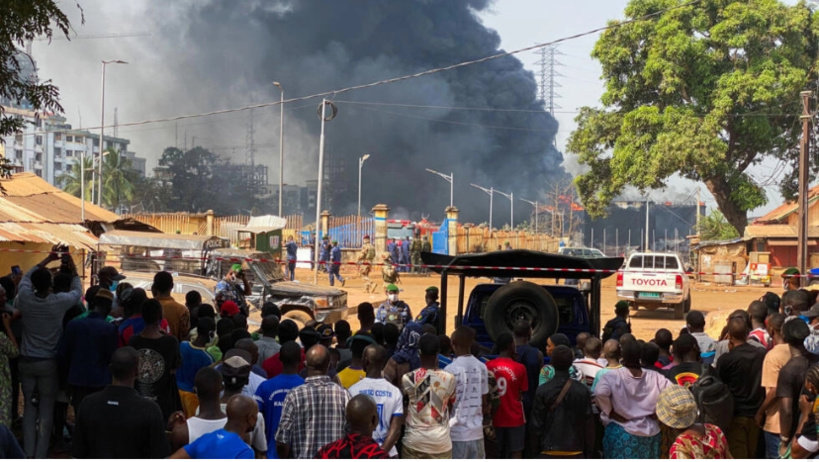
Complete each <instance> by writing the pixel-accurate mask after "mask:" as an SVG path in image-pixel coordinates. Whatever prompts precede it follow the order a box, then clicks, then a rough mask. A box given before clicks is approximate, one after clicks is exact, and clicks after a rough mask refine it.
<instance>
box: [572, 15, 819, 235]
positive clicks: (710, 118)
mask: <svg viewBox="0 0 819 462" xmlns="http://www.w3.org/2000/svg"><path fill="white" fill-rule="evenodd" d="M688 1H689V0H631V1H630V2H629V4H628V6H627V7H626V10H625V16H626V18H627V19H633V18H640V17H642V16H645V15H648V14H652V13H658V12H660V11H662V10H666V9H668V8H670V7H674V6H679V5H682V4H684V3H687V2H688ZM611 24H617V21H614V22H612V23H611ZM815 29H816V24H815V22H814V16H813V14H812V12H811V10H810V9H809V8H808V7H807V6H806V5H805V4H804V2H800V3H799V4H798V5H795V6H788V5H785V4H783V3H781V2H780V1H777V0H703V1H701V2H698V3H696V4H693V5H690V6H686V7H682V8H677V9H673V10H670V11H666V12H663V13H661V14H659V15H657V16H655V17H652V18H650V19H644V20H638V21H636V22H633V23H629V24H623V25H622V26H620V27H614V28H612V29H609V30H607V31H605V32H603V34H602V35H601V37H600V39H599V40H598V41H597V44H596V45H595V47H594V51H593V52H592V56H593V57H594V58H595V59H597V60H598V61H600V64H601V67H602V69H603V75H602V79H603V80H604V81H605V84H606V91H605V93H604V94H603V97H602V99H601V102H602V104H603V107H602V108H589V107H584V108H582V109H581V111H580V114H579V115H578V117H577V122H578V128H577V130H576V131H575V132H573V133H572V135H571V137H570V140H569V145H568V150H569V151H570V152H573V153H576V154H578V155H579V158H580V162H581V163H583V164H585V165H587V166H588V167H590V169H589V171H588V172H587V173H586V174H584V175H581V176H580V177H578V178H577V180H576V182H577V186H578V190H579V193H580V195H581V198H582V200H583V203H584V204H585V206H586V209H587V210H588V211H589V213H591V214H592V215H602V214H604V213H605V208H606V206H607V205H608V204H609V203H610V202H611V201H612V200H613V199H614V198H615V197H616V196H617V195H618V194H620V193H621V192H622V191H623V190H624V188H625V187H626V186H628V185H632V186H636V187H637V188H638V189H640V190H641V191H645V190H648V189H654V188H663V187H665V186H666V183H667V181H668V180H669V179H670V178H671V177H672V176H674V175H680V176H682V177H683V178H686V179H690V180H694V181H701V182H703V183H704V184H705V185H706V187H707V188H708V190H709V191H710V192H711V194H712V195H713V196H714V198H715V199H716V202H717V204H718V206H719V209H720V211H721V212H722V213H723V214H724V216H725V219H726V220H727V221H728V222H729V223H730V224H731V225H732V226H733V227H734V228H736V230H737V231H738V232H739V233H740V234H742V233H743V232H744V229H745V226H746V225H747V211H748V210H751V209H754V208H756V207H759V206H761V205H763V204H765V203H766V201H767V198H766V196H765V193H764V191H763V189H762V188H761V185H760V184H758V183H757V182H756V181H754V179H753V178H751V176H750V175H749V174H748V173H747V171H748V168H749V167H751V166H753V165H755V164H758V163H760V162H762V161H763V160H765V159H768V158H774V159H778V160H781V161H784V162H788V163H791V164H790V165H793V163H792V162H794V161H795V158H796V156H797V152H798V139H799V133H800V124H799V114H800V113H801V112H802V106H801V103H800V98H799V92H800V91H801V90H805V89H807V88H808V86H809V83H810V82H812V81H815V79H816V72H815V69H814V67H813V65H814V63H815V62H816V52H817V35H816V33H815ZM784 184H785V185H789V186H788V187H785V188H783V189H784V190H783V192H784V193H786V195H790V194H792V193H793V190H792V184H793V182H792V181H785V182H784Z"/></svg>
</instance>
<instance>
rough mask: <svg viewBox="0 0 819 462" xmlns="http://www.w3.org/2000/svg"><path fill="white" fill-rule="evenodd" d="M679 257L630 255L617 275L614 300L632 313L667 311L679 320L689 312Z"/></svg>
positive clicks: (686, 284) (687, 288) (688, 294)
mask: <svg viewBox="0 0 819 462" xmlns="http://www.w3.org/2000/svg"><path fill="white" fill-rule="evenodd" d="M690 284H691V283H690V282H689V280H688V276H687V275H686V274H685V269H684V268H683V265H682V262H681V261H680V258H679V256H677V254H674V253H655V252H648V253H634V254H632V255H631V256H630V257H629V258H628V261H627V262H626V264H625V265H624V266H623V268H622V269H621V270H620V271H618V272H617V299H618V300H626V301H628V302H629V304H630V305H631V309H632V310H634V311H636V310H638V309H639V308H640V307H641V306H642V307H643V308H645V309H647V310H649V311H654V310H656V309H657V308H661V307H664V308H671V309H673V310H674V318H675V319H682V318H683V316H685V313H688V312H689V311H690V310H691V287H690Z"/></svg>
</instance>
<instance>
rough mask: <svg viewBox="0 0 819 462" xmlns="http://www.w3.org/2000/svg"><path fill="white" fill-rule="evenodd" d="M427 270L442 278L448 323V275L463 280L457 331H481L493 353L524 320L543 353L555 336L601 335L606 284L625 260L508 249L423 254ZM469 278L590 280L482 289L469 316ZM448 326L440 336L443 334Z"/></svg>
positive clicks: (483, 342) (471, 301) (481, 286)
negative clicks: (499, 339)
mask: <svg viewBox="0 0 819 462" xmlns="http://www.w3.org/2000/svg"><path fill="white" fill-rule="evenodd" d="M421 258H422V260H423V261H424V263H425V264H427V265H432V269H433V270H434V271H435V272H437V273H439V274H440V275H441V315H440V316H439V318H440V319H443V320H445V319H447V316H449V315H448V314H447V309H448V307H447V294H448V290H449V287H448V276H450V275H454V276H458V278H459V288H458V305H457V314H456V316H455V325H456V327H457V326H459V325H461V324H464V325H468V326H469V327H472V328H473V329H475V331H476V332H477V340H478V342H480V343H481V345H483V346H484V347H487V348H491V347H492V346H493V345H494V340H495V339H497V337H498V336H499V335H500V334H502V333H505V332H511V331H512V329H513V328H514V325H515V324H516V323H517V322H518V321H521V320H526V321H529V323H530V324H531V325H532V340H531V342H530V344H531V345H532V346H535V347H537V348H540V349H543V348H544V347H545V346H546V340H547V339H548V337H549V336H550V335H552V334H554V333H555V332H561V333H564V334H566V335H567V336H568V337H569V339H570V340H571V341H574V339H575V337H577V334H579V333H580V332H590V333H594V334H595V335H599V333H600V282H601V281H602V280H603V279H605V278H607V277H609V276H611V275H613V274H615V273H616V271H617V269H618V268H620V266H622V264H623V259H622V258H594V259H589V258H578V257H570V256H564V255H557V254H550V253H545V252H534V251H528V250H507V251H497V252H489V253H481V254H469V255H460V256H454V257H453V256H450V255H441V254H434V253H422V254H421ZM467 277H487V278H526V279H546V278H548V279H556V278H561V279H564V278H567V277H570V278H575V279H580V280H585V282H584V283H582V284H581V289H577V288H575V287H571V286H563V285H538V284H536V283H534V282H531V281H528V280H514V281H512V282H510V283H509V284H490V283H487V284H479V285H477V286H476V287H475V288H474V289H473V290H472V293H471V294H469V298H468V302H467V304H466V310H465V311H464V296H465V294H464V286H465V279H466V278H467ZM441 327H442V326H439V331H441V332H443V329H442V328H441Z"/></svg>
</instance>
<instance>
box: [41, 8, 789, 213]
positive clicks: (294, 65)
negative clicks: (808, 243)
mask: <svg viewBox="0 0 819 462" xmlns="http://www.w3.org/2000/svg"><path fill="white" fill-rule="evenodd" d="M625 3H626V1H625V0H616V1H615V0H593V1H592V0H589V1H587V2H583V5H582V6H581V5H578V4H577V3H573V2H543V1H537V0H527V1H523V0H521V1H499V2H494V3H493V2H490V1H489V0H457V1H456V0H414V1H400V2H396V1H391V0H368V1H366V2H360V1H358V2H356V1H342V0H334V1H326V0H289V1H288V0H280V1H268V0H240V1H237V0H176V1H174V2H163V1H161V0H133V1H128V2H125V1H120V0H116V1H111V0H108V1H103V0H80V4H81V6H82V7H83V9H84V13H85V19H86V23H85V25H81V24H80V22H79V14H78V12H77V11H76V8H75V7H73V6H72V5H73V4H72V3H70V2H69V3H64V5H65V8H66V9H67V10H66V12H67V13H69V15H70V17H71V18H72V19H73V20H74V21H73V24H74V28H75V30H76V32H77V34H79V35H80V36H90V37H93V36H98V35H108V34H139V35H140V36H137V37H122V38H99V39H91V38H89V39H76V40H73V41H71V42H66V41H65V40H61V41H58V40H55V41H54V42H52V43H51V44H50V45H49V44H47V43H46V42H36V43H35V44H34V49H33V51H34V57H35V59H37V60H38V65H39V68H40V76H41V78H51V79H53V80H54V82H55V83H56V84H57V85H58V86H60V88H61V90H62V101H63V104H64V107H65V115H66V117H67V118H68V120H69V122H71V123H72V124H74V126H96V125H98V124H99V85H100V78H99V75H100V64H99V62H100V60H102V59H122V60H125V61H128V62H129V64H128V65H109V66H108V67H107V77H106V123H107V124H111V123H113V114H114V107H117V108H118V121H119V122H120V123H125V122H133V121H140V120H147V119H154V118H163V117H169V116H175V115H181V114H190V113H201V112H207V111H212V110H218V109H225V108H230V107H239V106H244V105H248V104H254V103H260V102H268V101H273V100H278V98H279V91H278V89H277V88H275V87H274V86H273V85H272V82H273V81H279V82H281V83H282V85H283V87H284V89H285V96H286V97H287V98H292V97H297V96H304V95H309V94H313V93H318V92H324V91H328V90H332V89H338V88H344V87H347V86H350V85H358V84H362V83H369V82H373V81H376V80H380V79H384V78H390V77H395V76H400V75H404V74H409V73H414V72H418V71H422V70H426V69H429V68H434V67H438V66H446V65H451V64H454V63H457V62H460V61H464V60H470V59H475V58H480V57H483V56H487V55H491V54H494V53H496V52H497V51H498V50H499V49H501V48H502V47H503V48H505V49H507V50H511V49H515V48H520V47H524V46H528V45H531V44H534V43H537V42H544V41H548V40H553V39H555V38H558V37H561V36H564V35H571V34H574V33H577V32H581V31H584V30H588V29H592V28H596V27H599V26H601V25H603V24H605V22H606V21H607V20H608V19H612V18H617V17H621V16H622V9H623V7H624V6H625ZM595 40H596V37H588V38H584V39H580V40H577V41H573V42H569V43H567V44H565V45H563V46H561V51H562V52H563V53H565V56H561V57H560V58H559V60H560V61H561V62H562V63H564V64H565V66H564V67H562V68H560V69H559V70H560V72H561V73H562V74H564V75H565V77H562V78H560V80H559V81H560V82H561V84H562V85H563V87H562V88H560V89H558V93H560V94H561V95H562V96H563V98H562V99H560V100H558V104H559V105H560V106H561V107H562V108H561V109H558V110H557V111H555V114H554V115H555V117H556V118H557V120H555V118H553V117H552V116H551V115H550V114H547V113H545V112H542V111H541V108H542V106H541V104H540V103H539V102H538V101H537V99H536V98H537V96H536V95H537V89H536V83H535V78H534V75H533V73H532V72H531V70H532V69H535V68H536V67H537V66H535V65H534V64H533V63H534V62H535V61H536V60H537V57H536V56H534V55H533V54H532V53H527V54H523V55H519V57H512V58H502V59H498V60H495V61H491V62H488V63H484V64H478V65H474V66H470V67H467V68H462V69H459V70H455V71H447V72H444V73H439V74H435V75H432V76H426V77H422V78H418V79H413V80H409V81H406V82H401V83H397V84H392V85H387V86H381V87H376V88H373V89H368V90H363V91H355V92H350V93H343V94H339V95H337V96H336V97H335V98H334V99H335V100H336V105H337V106H338V109H339V114H338V117H337V118H336V119H335V120H333V121H332V122H329V123H328V124H327V132H326V133H327V149H326V153H327V156H328V163H331V164H332V163H333V162H340V163H343V164H344V166H345V167H346V169H347V172H348V173H347V174H346V180H347V181H346V184H347V187H348V191H347V192H346V193H345V194H343V195H342V196H341V197H337V198H335V200H334V210H333V212H334V214H339V215H340V214H345V213H350V212H354V207H355V200H356V182H357V160H356V159H357V158H358V157H359V156H361V155H362V154H364V153H369V154H371V157H370V159H369V160H368V161H367V162H366V163H365V165H364V187H363V201H362V202H363V207H364V208H365V209H369V207H371V206H372V205H374V204H375V203H376V202H384V203H387V204H389V205H390V206H391V207H392V208H393V210H399V209H400V210H402V211H406V212H407V214H408V215H409V216H410V217H411V218H415V219H417V218H420V216H421V215H422V214H424V215H429V216H430V217H431V218H432V219H434V220H438V219H440V218H441V215H442V214H443V209H444V208H445V207H446V206H447V205H448V204H449V185H448V184H447V183H446V182H445V181H444V180H443V179H441V178H438V177H436V176H434V175H431V174H429V173H426V172H425V171H424V168H431V169H434V170H438V171H441V172H445V173H450V172H453V173H454V174H455V175H454V176H455V185H456V186H455V204H456V206H458V207H459V208H460V209H461V211H462V218H463V219H464V220H467V221H475V222H480V221H485V219H486V215H487V213H488V210H487V209H488V196H487V195H486V194H484V193H483V192H481V191H478V190H477V189H474V188H471V187H470V186H469V185H468V184H469V183H477V184H480V185H483V186H486V187H489V186H494V187H495V188H497V189H499V190H502V191H506V192H514V194H515V196H516V198H528V199H532V200H535V199H543V197H542V196H541V195H540V194H541V193H542V191H543V190H544V189H546V188H548V186H549V184H550V183H551V182H553V181H555V180H557V179H559V178H562V177H564V176H565V175H567V173H566V171H567V170H568V171H569V172H576V171H577V167H576V164H575V163H573V161H572V159H570V158H569V159H564V156H563V155H562V154H561V153H560V152H559V151H562V150H563V147H564V145H565V141H566V138H567V136H568V134H569V133H570V132H571V130H572V129H573V126H574V123H573V121H572V119H573V118H574V117H575V114H574V112H575V111H576V109H577V108H578V107H580V106H583V105H594V104H596V102H597V101H598V99H599V96H600V94H602V91H603V87H602V85H601V83H600V82H599V81H598V80H597V77H598V75H599V66H598V65H597V63H596V62H594V61H592V60H591V59H590V58H589V57H588V56H589V53H590V52H591V48H592V46H593V44H594V41H595ZM318 102H319V101H318V100H310V101H304V102H296V103H292V104H289V105H287V106H286V110H285V155H286V158H285V169H284V174H285V183H287V184H304V182H305V181H306V180H309V179H313V180H315V179H316V166H317V157H318V130H319V120H318V118H317V116H316V107H317V105H318ZM354 103H355V104H354ZM362 103H365V104H362ZM372 103H385V104H372ZM405 105H416V106H437V107H436V108H418V107H406V106H405ZM464 107H469V108H492V109H495V110H474V109H473V110H464V109H455V108H464ZM499 109H502V110H499ZM510 110H511V111H510ZM253 117H254V127H255V134H254V138H255V144H256V147H257V150H256V162H257V163H262V164H265V165H268V166H269V167H270V169H269V174H270V177H271V178H270V183H273V184H275V183H278V152H279V108H278V107H268V108H264V109H258V110H255V111H254V114H253ZM248 122H249V113H248V112H247V111H244V112H239V113H232V114H226V115H221V116H210V117H205V118H197V119H189V120H185V121H180V122H178V123H159V124H149V125H144V126H138V127H123V128H120V129H119V136H121V137H124V138H129V139H130V140H131V143H132V144H131V150H133V151H135V152H136V153H137V154H138V155H140V156H142V157H146V158H148V166H149V168H150V167H152V166H153V165H155V161H156V159H157V158H158V156H159V154H160V153H161V152H162V149H163V148H165V147H167V146H173V145H178V146H179V147H183V146H185V145H187V146H188V147H191V146H193V145H194V143H195V144H196V145H201V146H203V147H206V148H209V149H211V150H213V151H214V152H216V153H217V154H220V155H222V156H226V157H230V158H231V159H232V160H233V161H234V162H242V161H244V159H245V153H246V146H247V137H248V133H247V131H248V130H247V126H248ZM558 122H560V126H559V127H558ZM555 132H558V136H557V148H555V147H554V145H553V142H554V134H555ZM108 133H110V129H109V130H108ZM330 159H335V160H330ZM564 160H567V161H566V162H565V163H564ZM765 173H766V170H762V171H761V172H760V175H761V176H762V175H764V174H765ZM693 187H694V186H692V184H691V183H682V182H679V183H674V184H673V185H672V187H671V188H670V190H669V191H667V192H666V194H672V195H675V196H689V193H690V192H691V191H692V190H693ZM703 189H704V188H703ZM769 195H771V194H770V191H769ZM704 197H706V198H707V192H705V194H704ZM685 198H686V197H676V199H677V200H683V199H685ZM672 199H673V198H672ZM772 200H773V202H774V203H775V202H777V201H778V197H772ZM516 202H517V204H516V205H517V206H516V207H515V209H516V210H515V212H516V221H521V220H523V219H526V218H527V216H528V214H529V211H530V209H531V207H530V206H528V205H527V204H525V203H523V202H520V201H518V200H517V199H516ZM508 216H509V201H508V200H507V199H505V198H503V197H501V196H497V195H496V197H495V217H496V218H495V225H498V224H499V223H502V222H503V221H508ZM502 217H503V218H505V220H503V221H501V219H502Z"/></svg>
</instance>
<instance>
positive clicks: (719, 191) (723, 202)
mask: <svg viewBox="0 0 819 462" xmlns="http://www.w3.org/2000/svg"><path fill="white" fill-rule="evenodd" d="M705 186H706V187H707V188H708V191H710V192H711V194H712V195H713V196H714V199H715V200H716V201H717V206H718V207H719V210H720V212H722V214H723V215H724V216H725V220H727V221H728V223H730V224H731V226H733V227H734V229H736V230H737V232H738V233H739V235H740V237H742V236H744V235H745V227H746V226H748V212H747V211H745V210H742V209H741V208H740V207H739V205H737V204H736V203H734V201H733V200H731V193H732V191H731V188H730V186H728V182H727V181H725V180H724V179H723V178H710V179H708V180H705Z"/></svg>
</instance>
